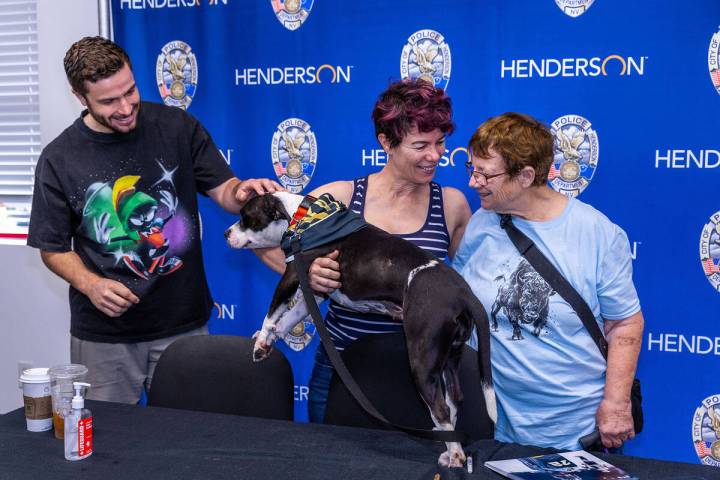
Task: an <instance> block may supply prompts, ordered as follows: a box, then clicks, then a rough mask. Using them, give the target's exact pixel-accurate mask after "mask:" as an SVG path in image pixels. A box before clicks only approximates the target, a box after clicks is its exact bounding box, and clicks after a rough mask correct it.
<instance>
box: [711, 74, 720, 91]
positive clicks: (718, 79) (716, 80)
mask: <svg viewBox="0 0 720 480" xmlns="http://www.w3.org/2000/svg"><path fill="white" fill-rule="evenodd" d="M710 78H712V82H713V85H715V86H716V87H717V88H720V69H715V70H711V71H710Z"/></svg>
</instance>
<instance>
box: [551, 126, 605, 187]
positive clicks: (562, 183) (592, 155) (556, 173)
mask: <svg viewBox="0 0 720 480" xmlns="http://www.w3.org/2000/svg"><path fill="white" fill-rule="evenodd" d="M591 126H592V124H591V123H590V122H589V121H588V120H587V119H586V118H584V117H581V116H580V115H565V116H562V117H560V118H558V119H556V120H555V121H554V122H552V126H551V128H550V131H551V132H552V134H553V136H554V137H555V152H554V157H553V163H552V164H551V165H550V173H549V174H548V184H549V185H550V187H552V188H553V189H554V190H555V191H557V192H560V193H562V194H565V195H567V196H568V197H577V196H578V195H580V194H581V193H582V191H583V190H585V189H586V188H587V186H588V185H590V181H591V180H592V178H593V175H595V169H596V168H597V163H598V156H599V154H600V144H599V143H598V137H597V133H595V130H593V129H592V128H590V127H591Z"/></svg>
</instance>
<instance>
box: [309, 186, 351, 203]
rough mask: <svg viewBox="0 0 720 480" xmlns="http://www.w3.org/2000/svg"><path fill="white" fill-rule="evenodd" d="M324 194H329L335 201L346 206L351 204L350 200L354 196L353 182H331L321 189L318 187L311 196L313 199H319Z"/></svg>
mask: <svg viewBox="0 0 720 480" xmlns="http://www.w3.org/2000/svg"><path fill="white" fill-rule="evenodd" d="M323 193H329V194H330V195H332V196H333V197H334V198H335V200H339V201H341V202H343V203H344V204H345V205H347V204H348V203H350V199H351V198H352V194H353V182H352V180H339V181H337V182H330V183H327V184H325V185H322V186H320V187H317V188H316V189H314V190H313V191H312V192H310V195H312V196H313V197H319V196H320V195H322V194H323Z"/></svg>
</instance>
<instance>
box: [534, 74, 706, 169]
mask: <svg viewBox="0 0 720 480" xmlns="http://www.w3.org/2000/svg"><path fill="white" fill-rule="evenodd" d="M716 72H717V70H716ZM559 176H560V170H558V169H557V168H555V162H553V163H551V164H550V172H548V180H554V179H555V178H556V177H559Z"/></svg>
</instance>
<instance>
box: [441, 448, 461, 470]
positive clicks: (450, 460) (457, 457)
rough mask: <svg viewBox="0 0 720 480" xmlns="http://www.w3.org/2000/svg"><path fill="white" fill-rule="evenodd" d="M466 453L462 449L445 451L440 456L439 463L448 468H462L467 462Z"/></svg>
mask: <svg viewBox="0 0 720 480" xmlns="http://www.w3.org/2000/svg"><path fill="white" fill-rule="evenodd" d="M465 459H466V457H465V453H464V452H463V451H462V450H455V451H452V452H451V451H447V452H443V453H442V454H441V455H440V458H438V465H440V466H441V467H447V468H462V467H463V465H464V464H465Z"/></svg>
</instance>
